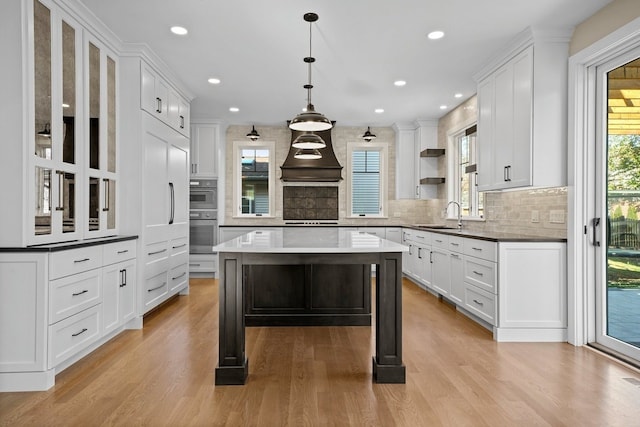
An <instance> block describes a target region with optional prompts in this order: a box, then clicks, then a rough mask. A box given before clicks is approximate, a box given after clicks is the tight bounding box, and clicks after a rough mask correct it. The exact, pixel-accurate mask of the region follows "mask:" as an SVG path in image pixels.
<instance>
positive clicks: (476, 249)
mask: <svg viewBox="0 0 640 427" xmlns="http://www.w3.org/2000/svg"><path fill="white" fill-rule="evenodd" d="M471 249H473V250H474V251H482V248H473V247H472V248H471Z"/></svg>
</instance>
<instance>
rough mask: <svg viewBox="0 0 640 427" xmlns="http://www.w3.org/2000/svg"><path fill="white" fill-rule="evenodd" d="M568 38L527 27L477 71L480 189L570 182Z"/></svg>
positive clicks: (562, 33)
mask: <svg viewBox="0 0 640 427" xmlns="http://www.w3.org/2000/svg"><path fill="white" fill-rule="evenodd" d="M569 40H570V33H567V32H560V31H558V32H553V33H550V32H542V31H538V30H535V29H531V28H530V29H527V30H526V31H525V32H523V33H522V34H520V35H519V36H518V37H517V38H516V39H515V40H514V41H513V42H512V43H511V44H510V45H509V46H508V47H507V48H505V49H504V50H503V53H502V54H501V55H500V56H498V57H496V58H492V59H491V60H490V61H489V62H488V64H487V65H485V66H484V68H483V69H482V70H481V71H480V72H479V73H477V74H476V75H475V76H474V77H475V79H476V81H477V82H478V112H479V113H478V150H479V152H478V189H479V190H480V191H490V190H501V189H508V188H519V187H527V186H536V187H549V186H561V185H566V167H565V163H566V121H567V120H566V117H567V116H566V109H567V108H566V105H567V87H566V69H567V58H568V43H569Z"/></svg>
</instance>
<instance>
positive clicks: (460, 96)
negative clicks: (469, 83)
mask: <svg viewBox="0 0 640 427" xmlns="http://www.w3.org/2000/svg"><path fill="white" fill-rule="evenodd" d="M453 96H455V97H456V98H462V94H461V93H456V94H455V95H453Z"/></svg>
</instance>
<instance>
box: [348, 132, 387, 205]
mask: <svg viewBox="0 0 640 427" xmlns="http://www.w3.org/2000/svg"><path fill="white" fill-rule="evenodd" d="M347 156H348V159H349V163H348V166H347V173H348V184H347V194H348V195H349V197H348V198H347V204H348V206H347V208H348V212H349V216H386V200H387V188H386V183H385V182H386V180H385V175H386V173H385V172H386V169H385V165H386V164H387V146H386V144H380V143H377V144H376V143H370V142H363V143H349V144H347Z"/></svg>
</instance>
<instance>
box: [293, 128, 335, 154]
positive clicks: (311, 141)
mask: <svg viewBox="0 0 640 427" xmlns="http://www.w3.org/2000/svg"><path fill="white" fill-rule="evenodd" d="M291 145H292V146H293V147H295V148H301V149H307V150H317V149H319V148H324V147H326V146H327V144H325V142H324V141H323V140H322V138H320V137H319V136H318V135H316V134H315V133H313V132H305V133H303V134H300V136H298V137H297V138H296V139H295V140H294V141H293V142H292V143H291Z"/></svg>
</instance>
